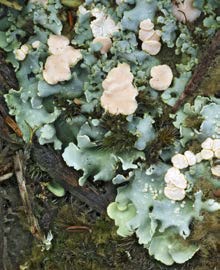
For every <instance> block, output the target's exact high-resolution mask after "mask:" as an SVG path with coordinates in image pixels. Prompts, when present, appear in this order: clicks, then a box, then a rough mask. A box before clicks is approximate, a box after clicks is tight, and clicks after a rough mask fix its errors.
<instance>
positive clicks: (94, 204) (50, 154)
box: [32, 142, 116, 213]
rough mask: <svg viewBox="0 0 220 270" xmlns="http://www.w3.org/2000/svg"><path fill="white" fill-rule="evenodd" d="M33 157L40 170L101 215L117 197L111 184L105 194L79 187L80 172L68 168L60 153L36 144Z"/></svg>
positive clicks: (107, 186)
mask: <svg viewBox="0 0 220 270" xmlns="http://www.w3.org/2000/svg"><path fill="white" fill-rule="evenodd" d="M32 157H33V159H34V161H35V162H36V163H37V164H38V165H39V166H40V168H41V169H42V170H45V171H46V172H47V173H48V174H49V175H50V176H51V178H52V179H54V180H56V181H57V182H59V183H60V184H61V185H63V186H64V188H66V190H68V191H69V192H70V193H71V194H72V195H73V196H74V197H76V198H78V199H79V200H81V201H82V202H84V203H86V204H87V205H89V206H90V207H91V208H92V209H94V210H96V211H98V212H99V213H102V212H104V211H106V207H107V205H108V204H109V203H110V202H111V201H112V200H113V199H114V197H115V193H116V192H115V187H114V186H113V185H112V184H111V183H106V184H105V190H106V193H105V194H100V193H99V192H94V191H93V190H91V189H90V188H86V187H80V186H78V179H79V174H78V172H76V171H75V170H74V169H73V168H70V167H68V166H67V165H66V164H65V162H64V161H63V159H62V157H61V155H60V153H58V152H55V151H54V150H53V149H51V148H50V147H45V146H42V145H39V144H38V143H36V142H34V143H33V145H32Z"/></svg>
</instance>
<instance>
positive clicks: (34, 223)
mask: <svg viewBox="0 0 220 270" xmlns="http://www.w3.org/2000/svg"><path fill="white" fill-rule="evenodd" d="M14 169H15V175H16V178H17V182H18V187H19V191H20V195H21V199H22V202H23V206H24V208H25V212H26V215H27V218H28V224H29V226H30V231H31V233H32V235H33V236H34V237H36V238H37V239H38V240H40V241H42V242H43V241H44V240H45V236H44V234H43V232H42V231H41V229H40V226H39V223H38V220H37V219H36V217H35V216H34V214H33V211H32V207H31V202H30V198H29V196H28V192H27V188H26V182H25V179H24V175H23V155H22V153H21V151H19V152H17V153H16V156H15V157H14Z"/></svg>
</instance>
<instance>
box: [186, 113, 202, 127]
mask: <svg viewBox="0 0 220 270" xmlns="http://www.w3.org/2000/svg"><path fill="white" fill-rule="evenodd" d="M202 122H203V117H201V116H200V115H193V116H187V118H186V119H185V121H184V126H185V127H188V128H194V129H197V130H199V128H200V126H201V124H202Z"/></svg>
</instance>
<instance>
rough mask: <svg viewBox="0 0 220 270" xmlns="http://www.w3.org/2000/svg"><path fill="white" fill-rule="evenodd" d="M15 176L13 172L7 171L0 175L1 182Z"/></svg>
mask: <svg viewBox="0 0 220 270" xmlns="http://www.w3.org/2000/svg"><path fill="white" fill-rule="evenodd" d="M12 176H13V173H6V174H4V175H1V176H0V183H1V182H3V181H5V180H8V179H9V178H11V177H12Z"/></svg>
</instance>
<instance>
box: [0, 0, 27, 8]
mask: <svg viewBox="0 0 220 270" xmlns="http://www.w3.org/2000/svg"><path fill="white" fill-rule="evenodd" d="M0 4H2V5H4V6H7V7H9V8H13V9H15V10H22V6H21V5H19V4H18V3H17V2H16V1H8V0H0Z"/></svg>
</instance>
